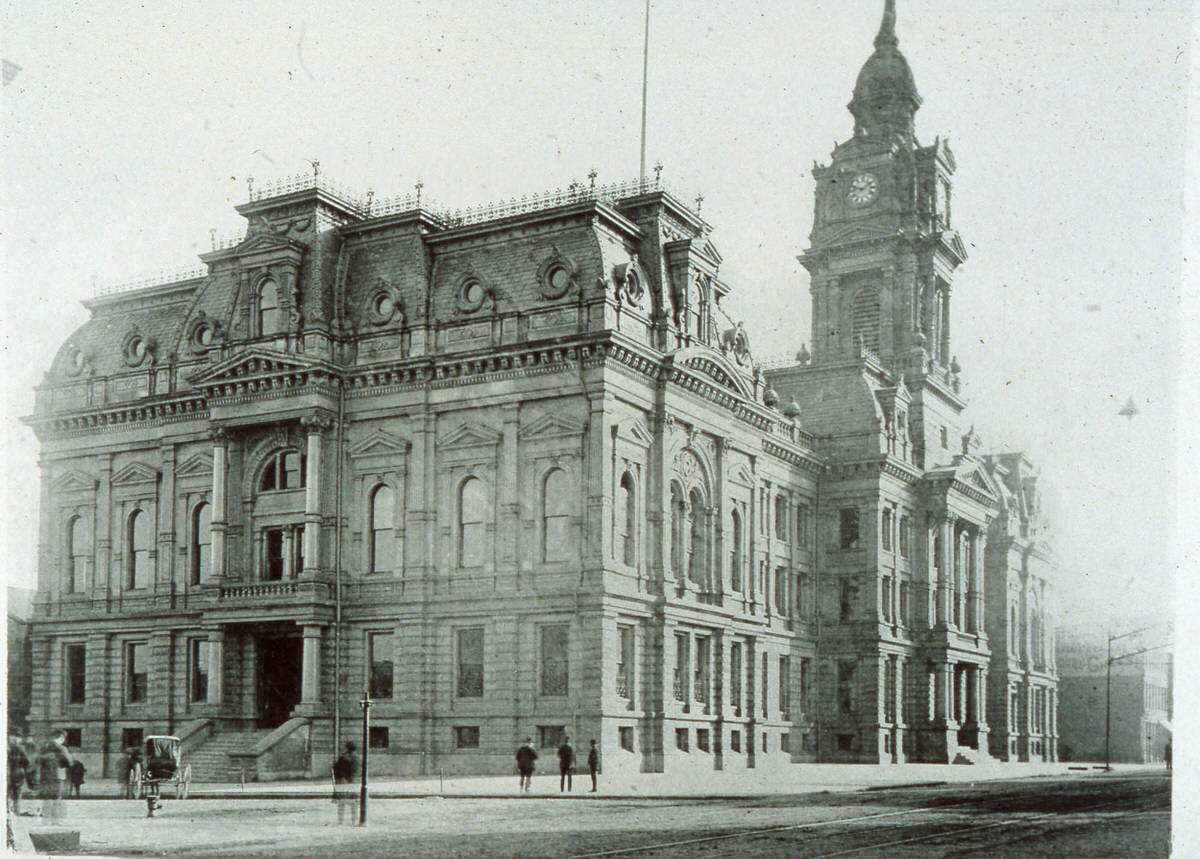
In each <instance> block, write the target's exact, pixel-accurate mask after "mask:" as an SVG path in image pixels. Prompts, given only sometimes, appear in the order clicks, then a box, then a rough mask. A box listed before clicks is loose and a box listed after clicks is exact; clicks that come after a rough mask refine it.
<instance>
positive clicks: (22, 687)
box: [7, 588, 34, 731]
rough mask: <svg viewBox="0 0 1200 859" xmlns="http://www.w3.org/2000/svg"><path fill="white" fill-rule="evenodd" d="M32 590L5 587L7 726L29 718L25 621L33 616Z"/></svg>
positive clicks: (29, 660) (18, 725) (29, 679)
mask: <svg viewBox="0 0 1200 859" xmlns="http://www.w3.org/2000/svg"><path fill="white" fill-rule="evenodd" d="M33 595H34V591H33V590H31V589H28V588H8V595H7V599H8V728H9V730H10V731H11V730H13V729H14V728H24V727H25V726H26V725H27V724H28V719H29V696H30V690H31V688H32V680H33V651H32V650H31V649H30V643H29V620H30V618H31V617H32V616H33Z"/></svg>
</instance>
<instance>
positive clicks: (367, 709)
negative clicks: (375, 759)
mask: <svg viewBox="0 0 1200 859" xmlns="http://www.w3.org/2000/svg"><path fill="white" fill-rule="evenodd" d="M373 703H375V702H374V701H372V700H371V691H370V690H369V689H364V690H363V697H362V700H361V701H359V702H358V705H359V706H360V707H362V711H363V733H362V750H363V754H362V782H361V784H360V785H359V789H358V825H359V826H365V825H366V823H367V753H368V751H369V749H370V747H371V744H370V742H369V740H370V732H369V729H368V726H369V725H370V723H371V705H372V704H373Z"/></svg>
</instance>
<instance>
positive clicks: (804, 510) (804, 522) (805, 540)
mask: <svg viewBox="0 0 1200 859" xmlns="http://www.w3.org/2000/svg"><path fill="white" fill-rule="evenodd" d="M811 515H812V514H811V512H810V509H809V506H808V505H807V504H801V505H799V506H798V507H797V508H796V545H797V546H800V547H801V548H807V547H808V544H809V536H808V520H809V517H810V516H811Z"/></svg>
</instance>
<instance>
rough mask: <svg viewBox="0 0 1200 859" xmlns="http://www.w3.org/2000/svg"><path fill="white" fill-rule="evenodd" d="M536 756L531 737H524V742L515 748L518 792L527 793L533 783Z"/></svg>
mask: <svg viewBox="0 0 1200 859" xmlns="http://www.w3.org/2000/svg"><path fill="white" fill-rule="evenodd" d="M537 756H538V754H537V752H536V751H535V750H534V748H533V738H532V737H526V738H525V742H524V743H522V744H521V746H520V748H518V749H517V772H518V773H520V774H521V784H520V787H519V788H518V791H517V792H518V793H529V788H530V787H531V786H532V785H533V766H534V761H536V760H537Z"/></svg>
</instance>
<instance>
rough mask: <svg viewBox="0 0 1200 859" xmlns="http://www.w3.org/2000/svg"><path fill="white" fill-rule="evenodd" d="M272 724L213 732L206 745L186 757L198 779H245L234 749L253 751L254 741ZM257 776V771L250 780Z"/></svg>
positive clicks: (205, 780)
mask: <svg viewBox="0 0 1200 859" xmlns="http://www.w3.org/2000/svg"><path fill="white" fill-rule="evenodd" d="M272 730H273V729H272V728H262V729H257V730H251V731H234V732H230V733H221V734H213V735H212V736H211V737H209V739H208V740H207V741H205V743H204V744H203V745H202V746H199V747H197V748H195V749H193V750H192V751H191V752H189V753H188V754H187V756H186V758H185V759H184V763H185V764H186V765H190V766H191V768H192V781H194V782H236V781H239V780H240V779H241V772H240V769H239V767H237V766H235V765H234V763H233V761H232V760H230V758H229V755H230V753H234V752H243V751H249V750H250V749H251V748H253V746H254V744H255V743H257V742H258V741H259V740H261V739H262V738H263V737H265V736H267V735H268V734H270V733H271V731H272ZM253 778H254V773H253V771H251V772H247V773H246V780H247V781H250V780H252V779H253Z"/></svg>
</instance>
